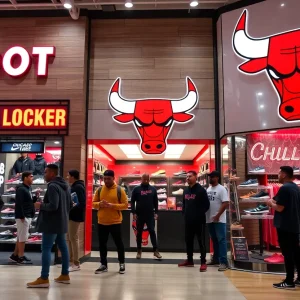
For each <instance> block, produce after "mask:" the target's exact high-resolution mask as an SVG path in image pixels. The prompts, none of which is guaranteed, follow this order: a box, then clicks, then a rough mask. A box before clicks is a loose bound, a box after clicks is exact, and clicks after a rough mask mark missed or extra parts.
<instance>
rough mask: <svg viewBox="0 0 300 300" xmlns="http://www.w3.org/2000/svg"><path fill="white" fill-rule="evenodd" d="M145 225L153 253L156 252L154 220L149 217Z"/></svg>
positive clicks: (152, 217)
mask: <svg viewBox="0 0 300 300" xmlns="http://www.w3.org/2000/svg"><path fill="white" fill-rule="evenodd" d="M146 225H147V228H148V231H149V234H150V239H151V243H152V247H153V252H155V251H157V239H156V233H155V220H154V216H150V217H149V218H147V220H146Z"/></svg>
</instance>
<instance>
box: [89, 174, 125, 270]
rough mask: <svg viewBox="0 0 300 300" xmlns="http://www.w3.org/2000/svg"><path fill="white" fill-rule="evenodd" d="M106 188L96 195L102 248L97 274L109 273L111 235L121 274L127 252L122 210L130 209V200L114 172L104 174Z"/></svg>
mask: <svg viewBox="0 0 300 300" xmlns="http://www.w3.org/2000/svg"><path fill="white" fill-rule="evenodd" d="M104 184H105V185H104V186H101V187H100V188H99V189H98V190H97V191H96V193H95V195H94V199H93V209H96V210H98V236H99V248H100V262H101V265H100V267H99V268H98V269H97V270H96V271H95V274H101V273H104V272H107V271H108V268H107V241H108V237H109V234H111V236H112V238H113V240H114V242H115V244H116V247H117V251H118V259H119V263H120V270H119V273H120V274H124V273H125V250H124V244H123V240H122V228H121V224H122V221H123V216H122V212H121V211H122V210H126V209H127V208H128V199H127V196H126V193H125V191H124V190H123V189H122V188H121V187H120V186H118V185H117V184H116V183H115V173H114V171H113V170H106V171H105V172H104Z"/></svg>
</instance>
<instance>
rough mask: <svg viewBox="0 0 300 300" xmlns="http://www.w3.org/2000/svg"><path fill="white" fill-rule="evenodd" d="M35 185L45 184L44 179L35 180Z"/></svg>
mask: <svg viewBox="0 0 300 300" xmlns="http://www.w3.org/2000/svg"><path fill="white" fill-rule="evenodd" d="M32 183H33V184H44V183H45V180H44V179H43V178H37V179H34V180H33V182H32Z"/></svg>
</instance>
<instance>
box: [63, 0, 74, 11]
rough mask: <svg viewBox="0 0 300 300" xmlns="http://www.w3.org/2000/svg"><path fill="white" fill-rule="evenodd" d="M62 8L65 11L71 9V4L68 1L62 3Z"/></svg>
mask: <svg viewBox="0 0 300 300" xmlns="http://www.w3.org/2000/svg"><path fill="white" fill-rule="evenodd" d="M64 8H66V9H71V8H72V4H71V3H70V2H69V1H67V0H66V1H65V2H64Z"/></svg>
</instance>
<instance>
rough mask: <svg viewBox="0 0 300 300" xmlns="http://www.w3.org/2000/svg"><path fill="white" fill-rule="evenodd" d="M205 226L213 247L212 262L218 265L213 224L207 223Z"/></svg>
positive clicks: (217, 245)
mask: <svg viewBox="0 0 300 300" xmlns="http://www.w3.org/2000/svg"><path fill="white" fill-rule="evenodd" d="M207 225H208V230H209V235H210V238H211V240H212V243H213V247H214V255H213V257H212V262H213V263H218V264H219V263H220V257H219V243H218V238H217V233H216V227H215V223H208V224H207Z"/></svg>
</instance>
